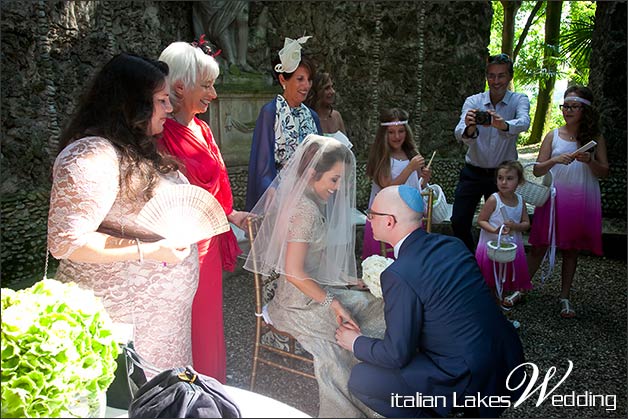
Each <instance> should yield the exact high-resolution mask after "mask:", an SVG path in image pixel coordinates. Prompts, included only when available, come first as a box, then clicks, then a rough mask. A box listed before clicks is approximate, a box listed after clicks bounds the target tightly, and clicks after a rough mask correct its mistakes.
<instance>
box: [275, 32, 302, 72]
mask: <svg viewBox="0 0 628 419" xmlns="http://www.w3.org/2000/svg"><path fill="white" fill-rule="evenodd" d="M310 38H311V36H302V37H301V38H299V39H296V40H295V39H290V38H286V40H285V41H284V44H283V48H282V49H281V51H279V60H280V61H281V63H279V64H277V65H276V66H275V71H276V72H277V73H292V72H293V71H294V70H296V69H297V67H298V66H299V63H300V62H301V48H302V47H301V45H303V44H305V43H306V42H307V40H308V39H310Z"/></svg>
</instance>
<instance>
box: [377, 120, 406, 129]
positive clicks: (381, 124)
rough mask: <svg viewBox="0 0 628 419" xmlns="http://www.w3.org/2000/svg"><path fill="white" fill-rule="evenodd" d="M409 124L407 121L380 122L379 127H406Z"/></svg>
mask: <svg viewBox="0 0 628 419" xmlns="http://www.w3.org/2000/svg"><path fill="white" fill-rule="evenodd" d="M407 123H408V120H407V119H406V120H405V121H390V122H380V124H379V125H380V126H382V127H391V126H395V125H406V124H407Z"/></svg>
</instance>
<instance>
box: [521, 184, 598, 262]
mask: <svg viewBox="0 0 628 419" xmlns="http://www.w3.org/2000/svg"><path fill="white" fill-rule="evenodd" d="M550 201H551V200H550V199H548V200H547V202H546V203H545V205H543V206H542V207H537V208H536V209H535V210H534V217H533V219H532V229H531V231H530V238H529V242H530V244H531V245H533V246H549V245H550V244H551V243H550V242H549V239H548V237H549V235H548V231H549V221H550V208H551V202H550ZM555 206H556V246H557V247H558V248H559V249H574V250H589V251H591V252H592V253H594V254H596V255H601V254H602V209H601V204H600V201H599V199H597V200H596V199H594V197H588V198H587V196H585V195H584V194H583V193H582V192H581V191H580V189H579V188H574V187H570V186H569V185H556V203H555Z"/></svg>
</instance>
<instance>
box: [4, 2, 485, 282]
mask: <svg viewBox="0 0 628 419" xmlns="http://www.w3.org/2000/svg"><path fill="white" fill-rule="evenodd" d="M0 7H1V8H2V10H1V14H0V16H1V31H2V33H1V37H0V39H1V44H0V51H1V54H2V73H1V79H0V82H1V84H2V90H1V92H0V94H1V104H2V125H1V130H2V149H1V154H0V166H1V169H2V176H1V178H0V193H1V194H2V218H3V219H2V268H3V269H2V270H3V273H4V279H3V284H4V283H6V281H16V280H19V279H22V278H23V277H29V276H30V277H33V276H37V277H39V276H40V273H41V272H43V255H44V254H45V251H44V249H45V225H46V221H45V216H46V213H47V200H48V197H47V193H48V190H49V188H50V168H51V163H52V161H53V160H54V157H55V156H56V154H57V151H58V146H57V140H58V137H59V134H60V131H61V129H63V127H64V125H65V124H66V123H67V121H68V119H69V116H70V115H71V113H72V111H73V109H74V106H75V104H76V102H77V99H78V95H79V93H80V92H81V91H83V89H84V87H85V84H86V82H87V81H88V80H89V79H90V78H91V77H92V75H93V74H94V71H95V70H96V69H98V68H99V67H100V66H101V65H102V64H104V63H105V62H106V61H107V60H108V59H109V58H111V57H112V56H113V55H114V54H116V53H118V52H121V51H126V52H134V53H138V54H142V55H147V56H152V57H157V56H158V55H159V53H160V51H161V50H162V49H163V48H164V47H165V46H167V45H168V44H169V43H170V42H172V41H174V40H191V39H192V38H193V30H192V25H191V9H192V7H191V3H190V2H159V1H142V2H131V1H115V2H114V1H82V2H74V1H66V2H60V1H57V2H55V1H43V0H39V1H32V2H22V1H11V0H9V1H6V0H5V1H2V3H1V6H0ZM264 9H266V10H265V11H264ZM263 11H264V13H267V14H268V19H269V22H270V24H269V25H268V27H266V28H260V27H259V25H258V23H259V22H261V21H263V19H259V17H260V15H261V14H262V12H263ZM491 14H492V9H491V6H490V3H489V2H488V1H477V2H463V3H457V2H390V1H387V2H372V1H345V2H342V1H340V2H309V1H303V2H278V1H276V2H275V1H270V2H263V1H255V2H252V3H251V13H250V21H249V23H250V26H251V28H252V29H254V30H252V31H251V33H252V34H253V36H255V39H254V40H253V41H252V43H251V44H250V46H251V45H252V46H253V50H251V51H249V53H250V56H251V58H252V62H254V63H256V64H258V66H259V67H261V68H264V67H265V68H269V67H270V66H269V65H261V63H260V61H259V57H265V56H268V55H269V54H271V55H272V54H275V53H276V52H277V51H278V50H279V49H281V47H282V45H283V39H284V37H286V36H289V37H298V36H302V35H303V34H307V35H313V36H314V38H313V39H311V40H310V41H309V42H308V44H307V46H306V51H307V52H308V53H310V54H311V55H312V56H313V57H314V58H315V59H316V60H317V61H318V62H319V63H320V65H321V67H322V68H324V69H326V70H327V71H329V72H330V73H331V74H332V75H333V77H334V79H335V82H336V87H337V91H338V103H337V108H338V109H339V110H340V111H341V113H342V114H343V117H344V119H345V121H346V125H347V129H348V134H349V137H350V138H351V140H352V141H353V142H354V144H355V145H356V147H355V150H356V154H357V156H358V161H359V162H360V164H359V167H358V176H359V177H358V180H359V185H360V187H359V190H358V205H359V206H360V207H362V208H364V207H365V206H366V205H367V200H368V194H369V190H370V185H369V183H368V180H367V179H366V178H365V177H364V164H363V162H364V159H365V156H366V153H367V150H368V147H369V145H370V143H371V141H372V139H373V137H374V133H375V130H376V128H377V119H378V114H379V110H380V109H382V108H385V107H392V106H397V107H402V108H405V109H407V110H408V111H409V112H410V114H411V124H412V126H413V128H414V130H415V133H416V137H417V140H418V141H417V142H418V143H419V148H420V151H421V152H422V153H424V154H427V155H429V154H428V153H431V151H432V150H436V149H438V150H439V155H438V157H440V158H452V159H453V161H460V159H461V158H462V154H463V151H464V150H463V148H462V147H461V146H460V145H458V144H456V143H455V141H454V139H453V134H452V130H453V127H454V125H455V123H456V120H457V118H458V112H459V109H460V107H461V105H462V102H463V100H464V98H465V97H466V96H467V95H469V94H471V93H473V92H476V91H479V90H482V88H483V86H484V81H483V59H484V57H485V55H486V53H487V49H486V46H487V45H488V35H489V27H490V19H491ZM467 16H474V18H473V19H467V18H466V17H467ZM260 34H263V35H264V36H265V37H266V41H265V43H260V39H258V36H259V35H260ZM256 60H257V61H256ZM217 90H218V94H219V95H220V93H221V86H220V84H217ZM439 167H440V168H439ZM445 167H446V165H443V166H442V167H441V166H439V164H438V162H436V164H435V169H436V170H437V171H439V173H447V172H446V171H445V170H449V169H445ZM452 170H454V169H452ZM456 171H457V170H456ZM451 173H452V174H454V175H453V176H455V173H454V171H452V172H451ZM230 176H231V180H232V185H233V189H234V197H235V202H236V207H240V208H241V207H242V206H243V200H244V194H245V189H246V171H245V169H244V168H243V167H232V168H230ZM38 267H41V268H38Z"/></svg>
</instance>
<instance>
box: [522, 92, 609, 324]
mask: <svg viewBox="0 0 628 419" xmlns="http://www.w3.org/2000/svg"><path fill="white" fill-rule="evenodd" d="M560 107H561V109H562V111H563V118H564V119H565V125H563V126H562V127H560V128H558V129H555V130H552V131H550V132H549V133H547V135H546V136H545V138H544V139H543V143H542V144H541V149H540V150H539V156H538V157H537V159H536V161H537V162H538V164H537V165H535V166H534V174H535V175H536V176H542V175H544V174H546V173H547V172H548V171H550V170H551V172H552V176H553V178H554V186H555V187H556V201H555V220H556V222H555V223H556V225H555V231H556V240H555V244H556V247H557V248H559V249H560V251H561V253H562V258H563V264H562V272H561V278H562V282H561V291H560V296H559V303H560V315H561V317H563V318H572V317H575V315H576V312H575V310H574V309H573V307H572V304H571V302H570V301H569V292H570V290H571V284H572V282H573V278H574V274H575V273H576V265H577V262H578V251H579V250H588V251H590V252H592V253H594V254H596V255H601V254H602V201H601V196H600V185H599V182H598V179H599V178H601V177H605V176H607V175H608V160H607V156H606V142H605V141H604V138H603V137H602V135H601V133H600V129H599V126H598V119H599V115H598V113H597V111H596V109H595V108H594V107H593V93H592V92H591V90H590V89H588V88H586V87H582V86H572V87H570V88H568V89H567V90H566V91H565V98H564V103H563V104H562V105H560ZM591 140H594V141H596V142H597V146H596V147H595V148H594V149H593V151H587V152H579V153H576V150H577V149H579V148H580V147H582V146H583V145H585V144H586V143H588V142H589V141H591ZM550 212H551V202H550V200H548V202H547V203H546V204H545V205H544V206H542V207H539V208H536V210H535V211H534V218H533V219H532V231H531V232H530V240H529V242H530V244H531V245H532V249H531V251H530V254H529V255H528V266H529V270H530V275H531V276H534V274H535V273H536V271H537V269H538V268H539V265H540V263H541V260H542V259H543V255H544V254H545V251H546V250H547V248H548V246H551V245H552V243H551V241H550V238H549V234H548V232H549V227H550V225H549V223H550Z"/></svg>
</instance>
